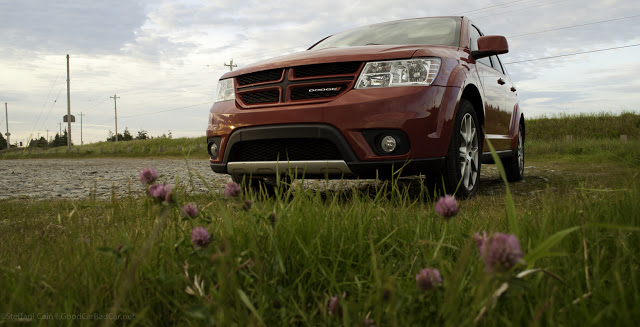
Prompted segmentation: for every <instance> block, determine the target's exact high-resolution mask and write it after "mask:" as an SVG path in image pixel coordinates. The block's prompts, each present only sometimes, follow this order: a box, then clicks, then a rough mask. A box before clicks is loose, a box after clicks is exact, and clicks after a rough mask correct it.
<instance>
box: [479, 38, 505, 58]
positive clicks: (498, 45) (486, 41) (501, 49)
mask: <svg viewBox="0 0 640 327" xmlns="http://www.w3.org/2000/svg"><path fill="white" fill-rule="evenodd" d="M507 52H509V45H508V44H507V39H506V38H505V37H504V36H500V35H486V36H481V37H479V38H478V50H477V51H471V56H472V57H473V59H480V58H484V57H489V56H493V55H499V54H503V53H507Z"/></svg>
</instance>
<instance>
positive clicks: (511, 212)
mask: <svg viewBox="0 0 640 327" xmlns="http://www.w3.org/2000/svg"><path fill="white" fill-rule="evenodd" d="M486 141H487V145H489V150H491V157H492V158H493V161H494V162H495V164H496V166H497V167H498V171H499V172H500V177H501V178H502V180H503V181H504V186H505V188H506V190H507V221H508V222H509V229H510V231H511V233H512V234H514V235H515V236H516V237H520V226H519V225H518V217H517V215H516V205H515V203H514V202H513V196H512V195H511V190H510V189H509V181H507V174H506V173H505V172H504V166H502V161H501V160H500V157H499V156H498V153H496V149H495V148H494V147H493V144H491V141H489V139H486Z"/></svg>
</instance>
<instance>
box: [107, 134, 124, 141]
mask: <svg viewBox="0 0 640 327" xmlns="http://www.w3.org/2000/svg"><path fill="white" fill-rule="evenodd" d="M123 137H124V136H123V135H122V134H120V133H118V141H122V138H123ZM107 141H108V142H115V141H116V135H115V134H113V132H112V131H109V137H107Z"/></svg>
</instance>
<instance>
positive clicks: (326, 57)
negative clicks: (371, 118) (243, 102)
mask: <svg viewBox="0 0 640 327" xmlns="http://www.w3.org/2000/svg"><path fill="white" fill-rule="evenodd" d="M457 50H458V48H456V47H448V46H424V45H404V46H397V45H367V46H357V47H341V48H325V49H319V50H313V49H311V50H307V51H302V52H296V53H292V54H288V55H285V56H281V57H275V58H272V59H267V60H264V61H260V62H256V63H254V64H251V65H249V66H247V67H244V68H242V69H238V70H235V71H232V72H228V73H226V74H224V75H222V77H221V78H220V79H225V78H229V77H234V76H238V75H243V74H247V73H253V72H257V71H262V70H267V69H274V68H287V67H294V66H302V65H313V64H324V63H334V62H347V61H375V60H391V59H409V58H411V57H413V55H414V54H415V53H416V52H418V51H419V55H420V57H424V56H434V57H447V56H452V52H456V51H457Z"/></svg>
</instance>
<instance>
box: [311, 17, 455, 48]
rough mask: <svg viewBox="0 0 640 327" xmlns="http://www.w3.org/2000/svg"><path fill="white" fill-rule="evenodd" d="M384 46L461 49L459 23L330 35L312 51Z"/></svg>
mask: <svg viewBox="0 0 640 327" xmlns="http://www.w3.org/2000/svg"><path fill="white" fill-rule="evenodd" d="M372 44H385V45H409V44H420V45H423V44H425V45H448V46H456V47H457V46H460V20H459V19H454V18H421V19H411V20H402V21H394V22H387V23H381V24H375V25H369V26H364V27H359V28H356V29H352V30H349V31H346V32H342V33H338V34H335V35H332V36H330V37H328V38H326V39H325V40H322V41H320V42H319V43H318V44H316V45H315V46H314V47H313V49H323V48H330V47H350V46H361V45H372Z"/></svg>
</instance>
